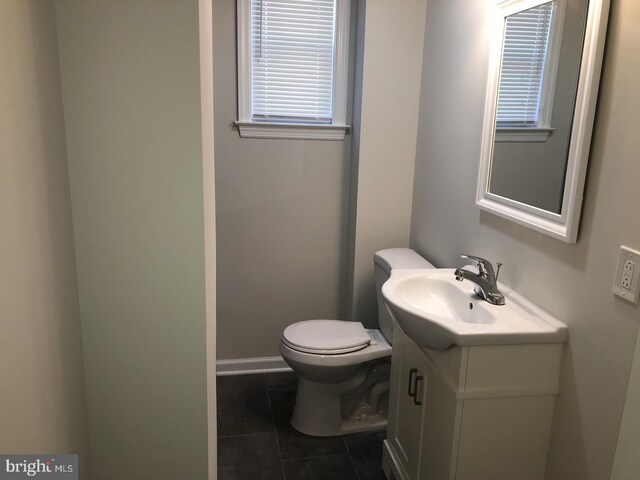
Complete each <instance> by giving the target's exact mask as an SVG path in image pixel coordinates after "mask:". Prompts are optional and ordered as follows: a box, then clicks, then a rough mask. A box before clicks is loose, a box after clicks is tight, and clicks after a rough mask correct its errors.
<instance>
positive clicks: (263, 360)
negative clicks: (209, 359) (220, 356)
mask: <svg viewBox="0 0 640 480" xmlns="http://www.w3.org/2000/svg"><path fill="white" fill-rule="evenodd" d="M216 367H217V369H216V370H217V375H218V376H223V375H248V374H250V373H275V372H290V371H291V367H289V365H287V364H286V362H285V361H284V360H283V359H282V357H280V356H277V357H254V358H234V359H231V360H218V361H216Z"/></svg>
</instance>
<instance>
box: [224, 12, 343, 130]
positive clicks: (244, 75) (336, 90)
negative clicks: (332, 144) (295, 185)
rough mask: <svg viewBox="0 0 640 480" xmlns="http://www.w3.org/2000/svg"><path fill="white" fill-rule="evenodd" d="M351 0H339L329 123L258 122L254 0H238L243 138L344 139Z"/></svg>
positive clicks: (240, 103) (238, 125) (240, 119)
mask: <svg viewBox="0 0 640 480" xmlns="http://www.w3.org/2000/svg"><path fill="white" fill-rule="evenodd" d="M350 15H351V4H350V0H336V40H335V60H334V62H335V63H334V64H335V67H334V74H333V118H332V120H331V123H330V124H327V125H318V124H304V123H284V122H255V121H253V117H252V99H251V90H252V89H251V79H252V75H251V0H238V120H237V121H236V122H235V125H236V126H237V127H238V130H239V131H240V136H241V137H243V138H288V139H310V140H343V139H344V136H345V134H346V133H347V131H348V130H349V129H350V128H351V127H350V126H349V125H347V93H348V80H349V24H350V18H349V17H350Z"/></svg>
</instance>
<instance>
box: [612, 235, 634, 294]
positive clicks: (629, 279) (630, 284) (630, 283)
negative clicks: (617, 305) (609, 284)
mask: <svg viewBox="0 0 640 480" xmlns="http://www.w3.org/2000/svg"><path fill="white" fill-rule="evenodd" d="M638 262H640V252H638V251H636V250H632V249H630V248H629V247H625V246H621V247H620V253H619V254H618V268H616V276H615V278H614V279H613V293H615V294H616V295H618V296H619V297H622V298H624V299H625V300H629V301H630V302H633V303H638V291H639V290H640V278H638V277H640V275H639V274H640V270H639V269H638V268H636V266H637V265H638Z"/></svg>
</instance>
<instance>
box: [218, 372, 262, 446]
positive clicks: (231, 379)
mask: <svg viewBox="0 0 640 480" xmlns="http://www.w3.org/2000/svg"><path fill="white" fill-rule="evenodd" d="M217 380H218V381H217V387H218V392H217V394H218V395H217V396H218V409H217V410H218V437H227V436H234V435H247V434H253V433H265V432H273V430H274V429H273V420H272V417H271V409H270V407H269V397H268V395H267V387H266V384H265V382H264V375H261V374H260V375H234V376H223V377H218V379H217Z"/></svg>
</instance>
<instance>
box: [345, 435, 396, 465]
mask: <svg viewBox="0 0 640 480" xmlns="http://www.w3.org/2000/svg"><path fill="white" fill-rule="evenodd" d="M385 436H386V432H385V431H384V430H382V431H377V432H362V433H356V434H354V435H348V436H346V437H345V438H344V440H345V442H346V444H347V448H348V449H349V453H350V455H351V456H352V457H353V458H380V459H381V458H382V441H383V440H384V439H385Z"/></svg>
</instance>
